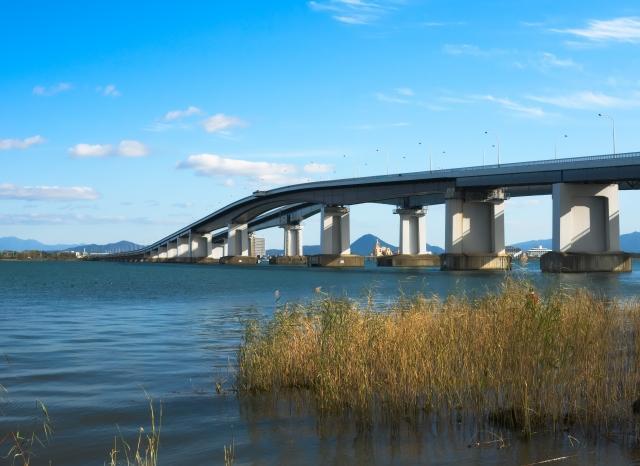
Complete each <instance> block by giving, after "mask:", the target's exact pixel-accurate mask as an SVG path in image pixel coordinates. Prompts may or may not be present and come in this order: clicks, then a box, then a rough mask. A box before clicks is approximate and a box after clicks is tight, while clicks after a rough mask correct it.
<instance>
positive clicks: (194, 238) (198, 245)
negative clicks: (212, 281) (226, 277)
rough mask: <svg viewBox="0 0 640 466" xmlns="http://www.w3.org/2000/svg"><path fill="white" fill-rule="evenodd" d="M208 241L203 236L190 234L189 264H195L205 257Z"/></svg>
mask: <svg viewBox="0 0 640 466" xmlns="http://www.w3.org/2000/svg"><path fill="white" fill-rule="evenodd" d="M207 253H208V240H207V237H206V236H204V235H200V234H198V233H193V232H191V235H190V241H189V258H190V260H191V262H197V261H199V260H201V259H204V258H205V257H207Z"/></svg>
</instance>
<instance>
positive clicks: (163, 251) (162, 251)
mask: <svg viewBox="0 0 640 466" xmlns="http://www.w3.org/2000/svg"><path fill="white" fill-rule="evenodd" d="M158 259H159V260H161V261H163V260H166V259H167V245H166V244H163V245H162V246H158Z"/></svg>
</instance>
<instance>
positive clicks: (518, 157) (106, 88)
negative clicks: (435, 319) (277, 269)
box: [0, 0, 640, 247]
mask: <svg viewBox="0 0 640 466" xmlns="http://www.w3.org/2000/svg"><path fill="white" fill-rule="evenodd" d="M0 8H1V10H2V11H1V13H0V63H2V72H1V73H0V102H1V103H2V104H1V105H0V162H1V165H0V166H1V167H2V169H1V170H0V236H9V235H15V236H19V237H23V238H34V239H38V240H40V241H43V242H47V243H59V242H66V243H75V242H110V241H116V240H120V239H128V240H132V241H136V242H139V243H149V242H152V241H154V240H156V239H158V238H160V237H162V236H164V235H165V234H168V233H170V232H172V231H174V230H175V229H177V228H179V227H181V226H183V225H185V224H187V223H188V222H190V221H192V220H194V219H196V218H199V217H201V216H203V215H206V214H208V213H210V212H211V211H213V210H215V209H217V208H219V207H221V206H223V205H225V204H227V203H229V202H232V201H234V200H236V199H238V198H240V197H243V196H245V195H247V194H249V193H250V192H252V191H253V190H255V189H258V188H260V189H268V188H270V187H274V186H278V185H282V184H290V183H294V182H299V181H304V180H307V179H310V180H317V179H327V178H342V177H350V176H353V175H354V174H355V175H358V176H360V175H373V174H383V173H386V172H387V170H389V171H390V172H399V171H417V170H422V169H426V167H427V166H428V157H427V154H428V153H431V154H432V158H433V166H434V168H438V167H441V168H451V167H458V166H469V165H481V164H482V162H483V153H484V158H485V160H486V163H491V162H493V161H495V160H496V155H497V154H496V148H495V147H492V146H493V145H496V140H497V139H498V138H499V141H500V156H501V159H502V162H503V163H506V162H517V161H525V160H538V159H544V158H553V156H554V147H557V153H558V156H559V157H567V156H575V155H592V154H602V153H610V152H611V151H612V138H611V121H610V120H609V119H607V118H599V117H597V114H598V113H604V114H607V115H610V116H612V117H613V118H614V119H615V125H616V146H617V147H616V149H617V151H618V152H627V151H635V150H640V140H638V139H639V137H638V131H637V128H638V126H639V124H640V112H639V110H640V6H638V5H637V2H631V1H628V2H623V1H620V2H616V1H611V2H600V1H594V0H591V1H580V2H578V1H563V2H557V1H546V0H544V1H540V0H536V1H533V0H532V1H519V2H512V1H486V2H470V1H446V2H445V1H435V0H434V1H419V0H316V1H311V2H308V1H302V0H300V1H285V0H281V1H278V2H265V1H239V0H236V1H215V2H202V1H200V2H195V1H181V2H158V1H155V2H150V1H149V2H145V1H139V2H123V1H111V2H108V3H98V2H74V1H67V2H44V1H41V2H35V1H21V2H10V3H9V2H5V3H4V4H3V5H2V6H1V7H0ZM485 131H488V133H489V134H488V135H485ZM565 135H566V137H565ZM376 149H377V150H376ZM638 201H640V194H637V193H634V192H624V193H622V194H621V203H622V214H621V226H622V232H623V233H624V232H629V231H634V230H640V218H639V217H638V216H637V215H635V213H636V212H637V209H636V208H635V205H637V203H638ZM351 218H352V226H351V231H352V237H353V238H352V239H355V238H356V237H357V236H359V235H361V234H364V233H369V232H370V233H374V234H377V235H379V236H381V237H382V238H383V239H385V240H387V241H390V242H392V243H397V230H398V226H397V219H396V218H395V217H394V215H393V214H392V209H391V208H390V207H389V206H375V205H365V206H355V207H353V208H352V217H351ZM427 225H428V226H427V228H428V239H429V242H432V243H435V244H440V245H441V244H443V242H444V241H443V234H444V209H443V208H442V207H432V208H430V209H429V214H428V220H427ZM318 230H319V225H318V219H317V218H312V219H309V220H308V221H307V222H306V224H305V242H306V243H307V244H313V243H317V242H318V237H319V235H318V232H319V231H318ZM506 235H507V241H508V242H516V241H521V240H527V239H535V238H544V237H550V236H551V200H550V198H548V197H539V198H527V199H514V200H510V201H508V204H507V210H506ZM265 236H266V237H267V245H268V247H281V242H282V239H281V232H280V231H278V230H270V231H267V232H265Z"/></svg>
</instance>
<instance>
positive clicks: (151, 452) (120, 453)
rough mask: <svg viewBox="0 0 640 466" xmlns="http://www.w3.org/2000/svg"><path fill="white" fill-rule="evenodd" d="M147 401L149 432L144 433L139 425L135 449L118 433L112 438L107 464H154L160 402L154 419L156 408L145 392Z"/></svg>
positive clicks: (160, 413) (159, 422)
mask: <svg viewBox="0 0 640 466" xmlns="http://www.w3.org/2000/svg"><path fill="white" fill-rule="evenodd" d="M147 399H148V401H149V414H150V417H151V419H150V423H151V426H150V428H149V433H146V434H145V431H144V428H143V427H140V429H139V431H138V439H137V441H136V444H135V449H134V448H133V447H132V446H131V445H129V443H127V441H126V440H125V439H124V437H123V436H122V433H120V436H119V437H115V438H114V439H113V448H112V449H111V452H110V453H109V462H108V463H107V464H108V465H109V466H120V465H126V466H156V465H157V464H158V453H159V450H160V431H161V428H162V404H160V407H159V416H158V419H157V420H156V408H155V407H154V403H153V399H152V398H151V397H150V396H149V395H148V394H147Z"/></svg>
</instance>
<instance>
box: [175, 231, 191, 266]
mask: <svg viewBox="0 0 640 466" xmlns="http://www.w3.org/2000/svg"><path fill="white" fill-rule="evenodd" d="M176 241H177V248H178V249H177V255H176V261H178V262H190V260H191V257H190V255H189V249H190V248H189V245H190V241H189V236H180V237H179V238H178V239H177V240H176Z"/></svg>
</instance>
